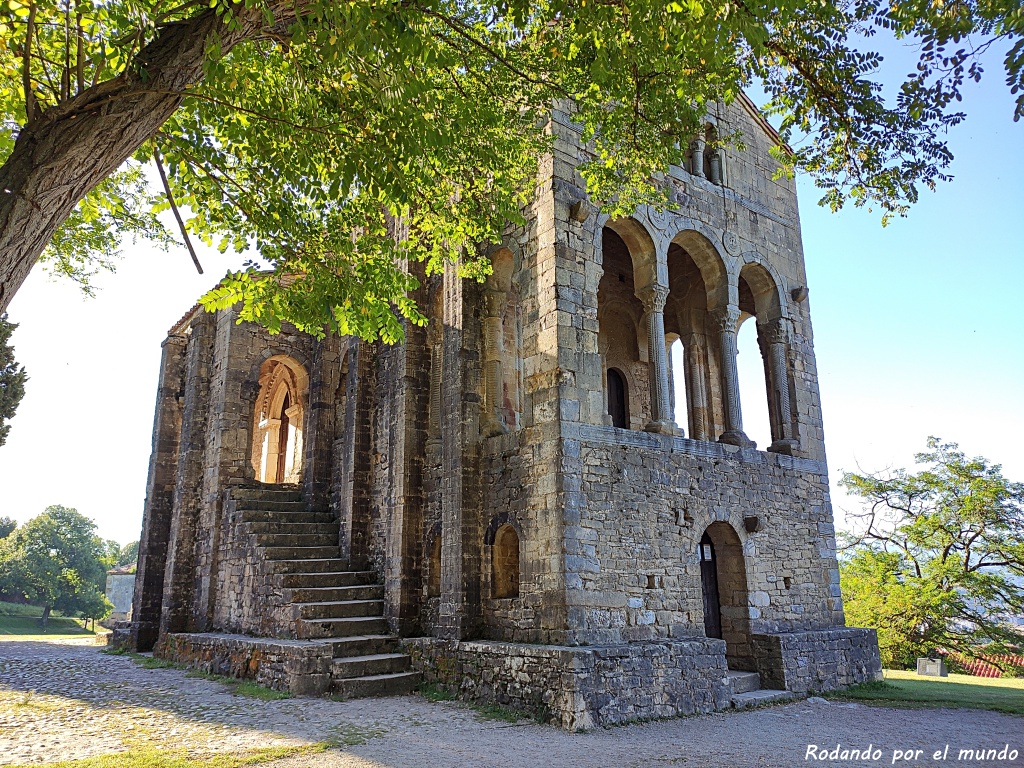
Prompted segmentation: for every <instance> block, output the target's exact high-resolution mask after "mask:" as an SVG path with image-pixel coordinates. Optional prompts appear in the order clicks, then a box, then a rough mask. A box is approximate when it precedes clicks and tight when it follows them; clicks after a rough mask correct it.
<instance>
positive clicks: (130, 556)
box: [117, 541, 139, 566]
mask: <svg viewBox="0 0 1024 768" xmlns="http://www.w3.org/2000/svg"><path fill="white" fill-rule="evenodd" d="M138 562H139V542H137V541H133V542H131V543H129V544H125V545H124V546H123V547H121V554H120V556H119V557H118V558H117V565H120V566H125V565H131V566H135V565H136V564H137V563H138Z"/></svg>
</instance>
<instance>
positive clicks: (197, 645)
mask: <svg viewBox="0 0 1024 768" xmlns="http://www.w3.org/2000/svg"><path fill="white" fill-rule="evenodd" d="M154 655H156V656H159V657H160V658H162V659H167V660H168V661H173V662H175V663H176V664H182V665H184V666H186V667H188V668H189V669H197V670H200V671H202V672H206V673H208V674H213V675H223V676H225V677H235V678H238V679H243V680H254V681H255V682H256V683H258V684H259V685H263V686H266V687H267V688H273V689H274V690H275V691H288V692H290V693H292V694H295V695H297V696H322V695H323V694H325V693H327V692H328V691H329V690H330V688H331V661H332V660H333V658H334V647H333V645H332V644H331V643H329V642H311V641H309V640H279V639H273V638H259V637H247V636H246V635H222V634H215V633H180V634H170V635H165V636H163V637H162V638H160V642H158V643H157V646H156V648H155V649H154Z"/></svg>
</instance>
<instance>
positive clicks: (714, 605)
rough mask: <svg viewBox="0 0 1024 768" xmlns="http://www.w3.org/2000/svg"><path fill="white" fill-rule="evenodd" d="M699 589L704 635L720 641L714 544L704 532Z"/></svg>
mask: <svg viewBox="0 0 1024 768" xmlns="http://www.w3.org/2000/svg"><path fill="white" fill-rule="evenodd" d="M700 588H701V594H702V596H703V598H704V634H705V635H707V636H708V637H717V638H718V639H719V640H721V639H722V605H721V601H720V599H719V596H718V573H717V572H716V570H715V543H714V542H713V541H712V540H711V537H710V536H708V534H707V533H706V532H705V534H704V535H703V536H702V537H701V540H700Z"/></svg>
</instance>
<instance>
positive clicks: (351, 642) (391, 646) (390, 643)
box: [332, 635, 398, 658]
mask: <svg viewBox="0 0 1024 768" xmlns="http://www.w3.org/2000/svg"><path fill="white" fill-rule="evenodd" d="M332 645H333V647H334V657H335V658H343V657H349V656H374V655H379V654H386V653H395V652H397V650H398V636H397V635H353V636H352V637H342V638H338V639H337V640H335V641H334V642H333V643H332Z"/></svg>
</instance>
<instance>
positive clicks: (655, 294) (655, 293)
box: [636, 283, 668, 312]
mask: <svg viewBox="0 0 1024 768" xmlns="http://www.w3.org/2000/svg"><path fill="white" fill-rule="evenodd" d="M636 297H637V298H638V299H640V301H641V302H643V305H644V311H645V312H664V311H665V302H666V301H667V300H668V286H665V285H659V284H658V283H651V284H650V285H648V286H647V287H646V288H641V289H640V290H639V291H637V292H636Z"/></svg>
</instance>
